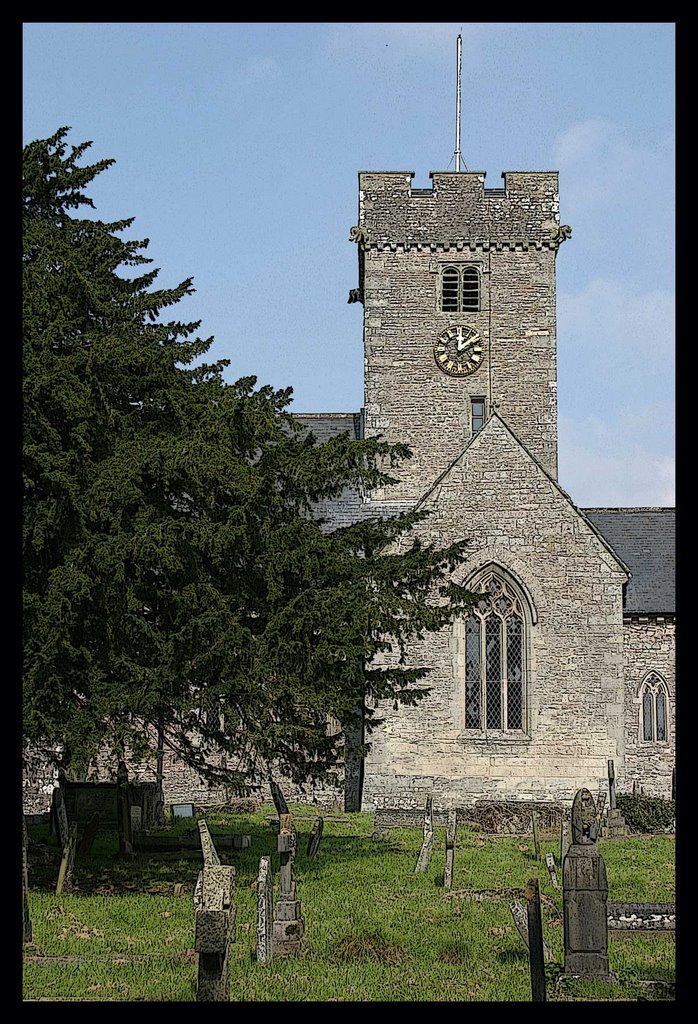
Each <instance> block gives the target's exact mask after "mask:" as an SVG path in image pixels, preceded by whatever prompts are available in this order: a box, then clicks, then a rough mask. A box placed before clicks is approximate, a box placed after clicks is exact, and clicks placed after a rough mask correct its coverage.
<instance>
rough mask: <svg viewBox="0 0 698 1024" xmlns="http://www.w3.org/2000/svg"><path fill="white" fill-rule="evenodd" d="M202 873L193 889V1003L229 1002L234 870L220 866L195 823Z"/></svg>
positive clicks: (202, 828) (203, 824)
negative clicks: (199, 846)
mask: <svg viewBox="0 0 698 1024" xmlns="http://www.w3.org/2000/svg"><path fill="white" fill-rule="evenodd" d="M199 834H200V836H201V840H202V842H201V851H202V853H203V857H204V866H203V869H202V870H201V871H200V872H199V877H198V878H197V881H196V886H195V888H194V951H195V953H196V962H197V978H196V1001H197V1002H199V1003H203V1002H216V1003H220V1002H228V1001H229V999H230V945H231V943H232V942H234V941H235V915H236V908H235V902H234V888H235V868H234V867H231V866H230V865H228V864H221V862H220V858H219V857H218V853H217V852H216V848H215V846H214V845H213V841H212V840H211V836H210V833H209V831H208V825H207V824H206V822H205V821H203V819H202V820H200V821H199Z"/></svg>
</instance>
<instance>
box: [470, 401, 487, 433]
mask: <svg viewBox="0 0 698 1024" xmlns="http://www.w3.org/2000/svg"><path fill="white" fill-rule="evenodd" d="M470 416H471V424H472V428H473V436H475V434H477V433H478V432H479V431H480V430H482V428H483V427H484V425H485V399H484V398H471V400H470Z"/></svg>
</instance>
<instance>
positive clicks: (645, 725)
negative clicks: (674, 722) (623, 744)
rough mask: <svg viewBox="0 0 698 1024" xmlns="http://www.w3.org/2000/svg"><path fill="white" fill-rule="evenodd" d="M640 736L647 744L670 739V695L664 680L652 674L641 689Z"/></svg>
mask: <svg viewBox="0 0 698 1024" xmlns="http://www.w3.org/2000/svg"><path fill="white" fill-rule="evenodd" d="M640 708H641V710H640V735H641V736H642V739H643V741H644V742H646V743H665V742H666V741H667V740H668V739H669V693H668V691H667V686H666V683H665V682H664V680H663V679H662V677H661V676H660V675H658V674H657V673H656V672H650V673H649V675H648V676H647V677H646V678H645V679H644V680H643V683H642V686H641V687H640Z"/></svg>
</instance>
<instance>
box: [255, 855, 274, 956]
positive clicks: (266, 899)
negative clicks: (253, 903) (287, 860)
mask: <svg viewBox="0 0 698 1024" xmlns="http://www.w3.org/2000/svg"><path fill="white" fill-rule="evenodd" d="M273 899H274V879H273V876H272V869H271V857H260V859H259V874H258V875H257V963H258V964H269V963H271V961H272V958H273V955H274V951H273V948H272V915H273Z"/></svg>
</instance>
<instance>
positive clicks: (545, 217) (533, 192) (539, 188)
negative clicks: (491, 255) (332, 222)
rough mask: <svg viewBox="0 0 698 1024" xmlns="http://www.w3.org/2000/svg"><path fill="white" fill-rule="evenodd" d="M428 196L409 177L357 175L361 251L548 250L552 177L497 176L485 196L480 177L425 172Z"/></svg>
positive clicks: (553, 210) (555, 208)
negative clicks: (502, 246) (461, 246)
mask: <svg viewBox="0 0 698 1024" xmlns="http://www.w3.org/2000/svg"><path fill="white" fill-rule="evenodd" d="M429 176H430V178H431V181H432V187H431V189H425V188H419V189H413V188H412V179H413V178H414V172H413V171H360V172H359V224H360V225H361V226H362V227H364V228H366V229H367V231H366V236H365V246H364V247H365V248H367V249H369V248H381V247H382V246H384V245H386V244H387V245H391V244H392V245H394V244H406V245H412V244H426V245H440V244H445V245H449V244H455V243H467V244H470V245H481V244H490V243H510V244H517V243H518V244H521V243H525V244H527V245H528V244H535V245H538V246H550V247H551V248H555V247H556V244H557V243H556V241H555V228H556V226H557V225H559V223H560V215H559V194H558V172H557V171H505V172H504V173H503V174H502V178H503V179H504V187H503V188H492V189H487V188H485V172H484V171H461V172H459V173H454V172H448V171H432V172H431V174H430V175H429Z"/></svg>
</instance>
